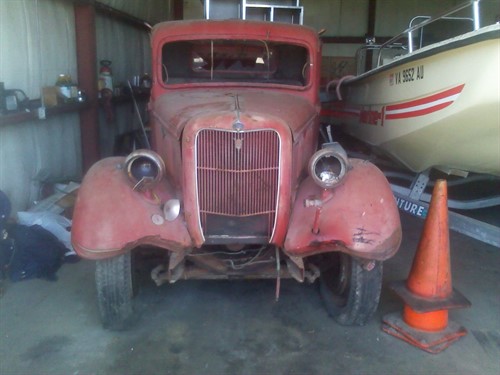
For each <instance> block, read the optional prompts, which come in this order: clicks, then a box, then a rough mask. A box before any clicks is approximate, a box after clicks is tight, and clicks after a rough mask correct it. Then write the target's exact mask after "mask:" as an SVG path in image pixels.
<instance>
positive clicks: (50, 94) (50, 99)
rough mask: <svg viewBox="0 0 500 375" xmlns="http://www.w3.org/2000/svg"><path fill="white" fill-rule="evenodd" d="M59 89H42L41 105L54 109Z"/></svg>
mask: <svg viewBox="0 0 500 375" xmlns="http://www.w3.org/2000/svg"><path fill="white" fill-rule="evenodd" d="M58 93H59V88H58V87H57V86H46V87H42V103H43V105H44V106H45V107H47V108H50V107H55V106H56V105H57V96H58Z"/></svg>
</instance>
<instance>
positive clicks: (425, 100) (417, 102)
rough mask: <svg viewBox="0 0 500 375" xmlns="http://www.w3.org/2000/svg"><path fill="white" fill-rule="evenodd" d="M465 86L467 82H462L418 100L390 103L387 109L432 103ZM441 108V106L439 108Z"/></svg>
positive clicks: (454, 93) (457, 92)
mask: <svg viewBox="0 0 500 375" xmlns="http://www.w3.org/2000/svg"><path fill="white" fill-rule="evenodd" d="M464 86H465V84H462V85H459V86H456V87H453V88H451V89H448V90H445V91H441V92H438V93H437V94H434V95H430V96H426V97H425V98H421V99H416V100H412V101H409V102H404V103H400V104H394V105H388V106H387V107H386V108H385V110H386V111H395V110H398V109H405V108H411V107H415V106H418V105H423V104H428V103H432V102H433V101H435V100H440V99H444V98H446V97H448V96H451V95H456V94H460V93H461V92H462V90H463V88H464ZM450 103H451V102H450ZM442 108H444V107H442ZM439 109H441V108H439ZM426 110H427V109H426ZM426 110H423V111H426ZM415 112H420V111H415ZM408 113H410V112H408ZM428 113H430V112H428ZM405 115H406V113H405ZM391 116H392V115H391ZM418 116H421V115H418ZM405 117H410V116H405ZM386 118H389V115H387V116H386ZM399 118H401V117H399Z"/></svg>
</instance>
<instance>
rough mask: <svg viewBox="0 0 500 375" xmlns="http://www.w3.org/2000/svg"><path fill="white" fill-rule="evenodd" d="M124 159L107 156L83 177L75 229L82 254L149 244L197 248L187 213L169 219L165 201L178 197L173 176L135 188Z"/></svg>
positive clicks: (104, 255)
mask: <svg viewBox="0 0 500 375" xmlns="http://www.w3.org/2000/svg"><path fill="white" fill-rule="evenodd" d="M124 161H125V158H121V157H112V158H106V159H103V160H101V161H99V162H97V163H96V164H94V165H93V166H92V168H91V169H90V170H89V171H88V173H87V174H86V176H85V178H84V179H83V181H82V184H81V187H80V189H79V191H78V196H77V199H76V203H75V210H74V216H73V226H72V231H71V236H72V244H73V247H74V248H75V251H76V252H77V253H78V255H80V256H81V257H83V258H88V259H103V258H109V257H113V256H116V255H119V254H122V253H124V252H126V251H128V250H130V249H132V248H134V247H137V246H139V245H146V244H148V245H154V246H159V247H163V248H166V249H168V250H171V251H181V250H183V249H186V248H189V247H191V246H192V241H191V237H190V236H189V233H188V230H187V228H186V225H185V222H184V217H183V215H182V213H181V214H180V215H179V216H178V217H177V218H176V219H174V220H173V221H167V220H165V219H164V214H163V203H165V202H166V201H168V200H169V199H172V198H176V196H175V191H174V189H173V187H172V185H171V183H170V182H169V180H168V178H165V177H164V179H163V180H162V181H159V183H158V184H157V185H156V186H154V187H153V188H152V191H149V192H148V193H147V194H145V193H144V192H140V191H134V190H133V183H132V182H131V181H130V180H129V178H128V176H127V175H126V173H125V171H124V169H123V166H124Z"/></svg>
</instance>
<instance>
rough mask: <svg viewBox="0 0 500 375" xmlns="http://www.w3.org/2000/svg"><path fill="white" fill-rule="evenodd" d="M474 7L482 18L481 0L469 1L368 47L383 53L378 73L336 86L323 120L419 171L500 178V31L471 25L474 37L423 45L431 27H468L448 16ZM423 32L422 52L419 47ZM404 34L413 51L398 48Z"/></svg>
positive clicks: (498, 26)
mask: <svg viewBox="0 0 500 375" xmlns="http://www.w3.org/2000/svg"><path fill="white" fill-rule="evenodd" d="M470 5H472V6H473V9H474V14H475V15H476V16H477V15H478V1H469V2H468V3H466V4H462V5H461V6H459V7H457V8H455V9H453V10H452V11H449V12H447V13H445V14H444V15H441V16H439V17H432V18H431V17H426V18H427V19H426V20H425V21H424V22H422V23H419V24H418V25H416V26H411V24H410V27H409V28H408V29H407V30H405V31H404V32H403V33H401V34H400V35H399V36H397V37H395V38H392V39H391V40H390V41H388V42H387V43H384V44H383V45H381V46H370V47H368V48H365V52H366V50H375V52H378V54H374V56H373V58H374V60H375V58H377V62H376V63H375V68H373V69H370V70H368V71H366V72H364V73H362V74H359V75H358V76H355V77H345V79H341V80H339V81H337V82H335V84H336V85H337V100H336V101H334V102H331V103H329V104H328V105H325V106H324V110H323V113H324V114H325V115H328V116H329V118H330V120H331V121H332V122H333V123H334V124H338V125H342V126H343V129H344V131H346V132H347V133H349V134H351V135H352V136H354V137H356V138H358V139H360V140H362V141H364V142H365V143H368V144H369V145H372V146H375V147H376V148H378V149H380V150H382V151H383V152H385V153H386V154H388V155H390V156H391V157H392V158H394V159H396V160H398V161H399V162H401V163H402V164H404V165H405V166H406V167H407V168H409V169H411V170H412V171H414V172H422V171H425V170H428V169H429V168H432V167H434V168H437V169H440V170H443V171H445V172H447V173H450V174H457V175H467V173H468V172H476V173H485V174H491V175H496V176H500V24H498V23H497V24H494V25H490V26H486V27H482V28H480V27H479V25H478V21H477V20H478V17H476V18H471V19H467V20H470V22H471V23H472V24H473V25H474V27H473V29H474V30H473V31H470V32H467V33H464V34H461V35H459V36H456V37H452V38H449V39H446V40H443V41H440V42H436V43H433V44H429V45H425V41H424V42H422V40H423V39H422V36H423V35H425V34H423V32H422V30H424V29H425V28H426V27H428V26H429V25H430V24H431V23H434V21H436V20H447V21H449V20H452V21H453V22H454V21H459V20H463V18H460V19H459V18H456V17H454V18H451V17H448V16H449V15H450V14H451V13H453V12H456V11H457V10H461V9H463V8H465V6H470ZM415 20H421V18H416V19H415ZM435 25H437V22H436V24H435ZM417 30H418V32H419V34H420V44H421V45H422V47H421V48H418V47H419V46H417V47H415V46H414V45H413V44H414V43H415V42H414V36H415V33H416V31H417ZM405 35H408V41H409V45H408V46H406V45H405V46H403V45H401V44H399V45H396V46H397V47H398V48H394V47H395V45H394V44H393V42H395V41H397V40H399V39H401V36H405ZM388 47H389V48H388ZM402 51H403V52H404V53H405V54H402V55H399V56H396V57H394V53H395V52H396V53H398V54H399V53H401V52H402ZM387 54H392V55H393V56H392V57H390V58H387Z"/></svg>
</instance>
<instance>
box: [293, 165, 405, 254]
mask: <svg viewBox="0 0 500 375" xmlns="http://www.w3.org/2000/svg"><path fill="white" fill-rule="evenodd" d="M349 162H350V165H351V169H350V170H349V172H348V173H347V175H346V177H345V178H344V180H343V182H342V184H341V185H339V186H337V187H335V188H333V189H322V188H321V187H319V186H318V185H316V184H315V183H314V182H313V180H312V179H311V178H310V177H309V178H307V179H306V180H305V181H303V182H302V184H301V186H300V188H299V192H298V194H297V199H296V201H295V203H294V206H293V212H292V217H291V220H290V225H289V228H288V233H287V236H286V239H285V245H284V248H285V251H286V253H288V254H289V255H292V256H299V257H306V256H309V255H313V254H317V253H321V252H327V251H342V252H345V253H348V254H351V255H353V256H357V257H361V258H365V259H375V260H385V259H388V258H390V257H391V256H393V255H394V254H395V253H396V251H397V250H398V248H399V245H400V244H401V223H400V218H399V212H398V209H397V206H396V201H395V199H394V196H393V194H392V191H391V189H390V186H389V183H388V182H387V180H386V178H385V176H384V175H383V174H382V172H381V171H380V170H379V169H378V168H377V167H375V166H374V165H373V164H371V163H370V162H367V161H363V160H359V159H350V160H349Z"/></svg>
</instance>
